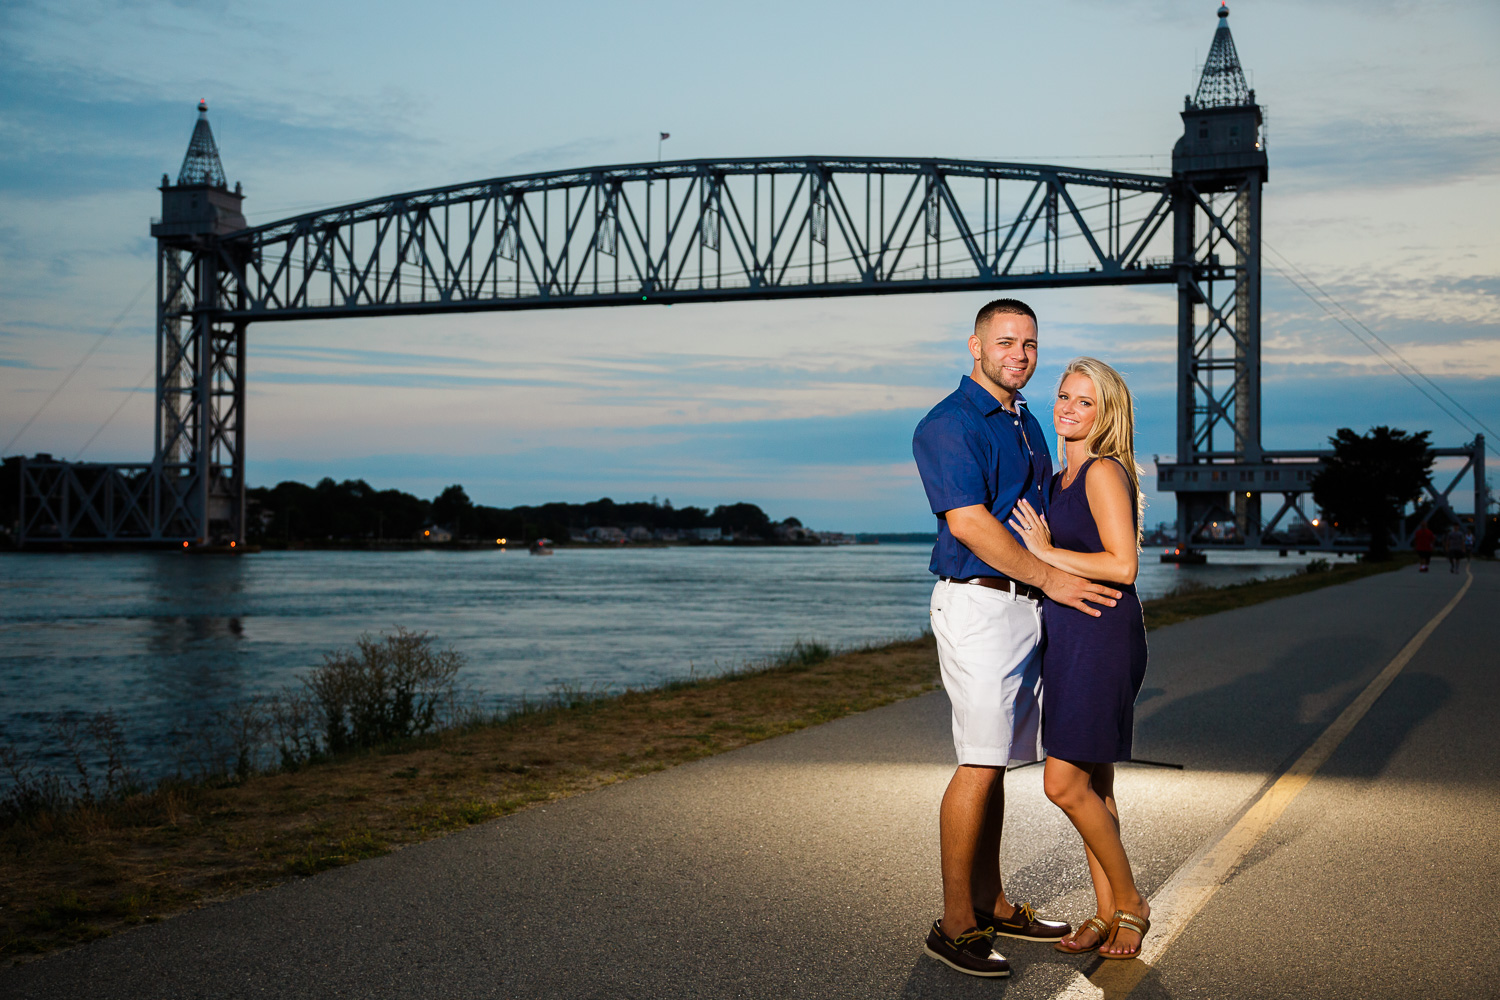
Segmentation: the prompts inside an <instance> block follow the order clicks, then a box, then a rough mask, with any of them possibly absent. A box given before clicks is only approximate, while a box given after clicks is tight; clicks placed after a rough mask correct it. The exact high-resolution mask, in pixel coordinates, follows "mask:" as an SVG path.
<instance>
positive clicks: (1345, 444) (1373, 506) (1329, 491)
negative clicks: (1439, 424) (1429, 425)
mask: <svg viewBox="0 0 1500 1000" xmlns="http://www.w3.org/2000/svg"><path fill="white" fill-rule="evenodd" d="M1430 434H1431V432H1430V431H1421V432H1419V433H1416V434H1408V433H1407V432H1406V431H1403V430H1397V429H1395V428H1392V427H1372V428H1370V432H1369V433H1368V434H1363V435H1361V434H1356V433H1354V432H1353V431H1352V430H1350V429H1349V428H1347V427H1341V428H1339V430H1338V433H1336V434H1335V435H1334V436H1333V437H1331V438H1329V439H1328V443H1329V444H1331V445H1333V455H1332V457H1330V458H1327V459H1325V460H1324V461H1323V465H1322V468H1320V469H1319V470H1318V472H1317V474H1316V475H1314V476H1313V480H1312V494H1313V500H1314V502H1316V503H1317V505H1318V506H1319V507H1321V508H1322V509H1323V511H1324V513H1325V514H1326V515H1327V516H1329V517H1331V518H1332V519H1333V523H1334V524H1335V525H1337V526H1338V527H1339V528H1341V529H1343V530H1345V531H1348V532H1360V531H1366V532H1369V535H1370V554H1369V558H1371V559H1374V560H1380V559H1387V558H1389V557H1390V551H1391V533H1392V531H1393V530H1394V529H1395V527H1396V525H1397V523H1399V520H1400V517H1401V509H1402V508H1403V507H1405V506H1406V505H1407V504H1409V503H1414V502H1416V501H1417V500H1418V499H1420V497H1421V495H1422V486H1423V484H1424V483H1426V482H1427V480H1428V478H1429V477H1430V476H1431V474H1432V463H1433V459H1434V456H1433V454H1432V448H1431V446H1430V445H1429V444H1428V442H1427V438H1428V436H1429V435H1430Z"/></svg>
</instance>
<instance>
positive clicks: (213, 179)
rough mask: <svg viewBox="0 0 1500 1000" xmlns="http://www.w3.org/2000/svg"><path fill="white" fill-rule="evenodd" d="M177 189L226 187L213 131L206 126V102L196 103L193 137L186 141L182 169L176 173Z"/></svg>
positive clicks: (226, 182)
mask: <svg viewBox="0 0 1500 1000" xmlns="http://www.w3.org/2000/svg"><path fill="white" fill-rule="evenodd" d="M177 184H178V186H179V187H181V186H182V185H185V184H207V185H208V186H209V187H216V188H222V187H228V186H229V182H228V181H226V180H225V179H224V166H223V164H221V163H220V162H219V145H218V143H216V142H214V130H213V129H212V128H210V127H209V124H208V102H207V101H199V102H198V121H197V124H195V125H194V126H193V137H192V139H190V140H189V141H188V148H187V155H186V156H184V157H183V158H182V169H181V170H179V171H178V172H177Z"/></svg>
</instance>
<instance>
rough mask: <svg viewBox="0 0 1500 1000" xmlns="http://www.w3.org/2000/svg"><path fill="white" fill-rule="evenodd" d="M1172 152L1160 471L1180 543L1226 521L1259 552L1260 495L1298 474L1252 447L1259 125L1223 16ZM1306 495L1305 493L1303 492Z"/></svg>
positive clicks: (1256, 428)
mask: <svg viewBox="0 0 1500 1000" xmlns="http://www.w3.org/2000/svg"><path fill="white" fill-rule="evenodd" d="M1182 124H1183V135H1182V138H1181V139H1179V140H1178V141H1177V145H1176V147H1175V148H1174V149H1173V150H1172V182H1173V206H1172V209H1173V212H1172V214H1173V223H1174V239H1173V263H1174V265H1175V267H1176V268H1177V342H1178V348H1177V349H1178V357H1177V380H1178V381H1177V407H1178V410H1177V455H1176V462H1175V464H1165V463H1158V465H1157V471H1158V484H1159V486H1160V488H1161V489H1163V490H1168V491H1173V492H1175V493H1176V494H1177V510H1178V514H1177V527H1178V539H1179V543H1180V544H1181V545H1183V546H1184V547H1186V546H1190V545H1192V544H1193V543H1194V542H1197V541H1208V540H1209V539H1208V538H1206V537H1205V531H1206V529H1207V528H1208V527H1209V526H1210V525H1212V524H1214V523H1215V522H1216V521H1222V522H1223V524H1224V529H1222V530H1221V531H1220V532H1219V534H1220V536H1221V537H1222V535H1223V534H1224V532H1226V531H1228V524H1229V523H1230V522H1231V521H1232V523H1233V525H1234V530H1233V533H1234V534H1237V535H1238V540H1242V541H1245V542H1249V543H1250V544H1258V543H1259V535H1260V532H1261V526H1262V518H1261V510H1260V493H1261V491H1262V490H1263V489H1271V490H1275V489H1278V488H1282V489H1284V488H1286V487H1288V486H1290V485H1291V481H1290V478H1289V481H1288V482H1287V483H1282V482H1281V473H1282V472H1283V471H1286V473H1287V475H1288V477H1294V476H1295V475H1297V474H1298V473H1299V472H1300V473H1302V474H1303V475H1304V478H1305V474H1306V470H1305V469H1302V470H1298V469H1287V470H1282V469H1274V468H1272V467H1271V465H1270V464H1269V462H1268V459H1269V458H1270V456H1268V455H1266V454H1265V452H1264V451H1263V449H1262V448H1261V440H1260V274H1261V267H1260V264H1261V260H1260V209H1261V186H1262V185H1263V184H1265V182H1266V170H1267V167H1266V150H1265V142H1264V136H1263V133H1262V126H1263V124H1264V117H1263V115H1262V111H1261V107H1260V105H1258V104H1257V103H1256V102H1255V91H1254V90H1251V89H1250V87H1249V86H1248V84H1247V83H1246V81H1245V72H1244V69H1243V68H1242V67H1241V65H1240V59H1239V54H1238V53H1237V52H1236V51H1235V47H1234V38H1233V36H1232V35H1230V33H1229V8H1228V7H1227V6H1221V7H1220V8H1219V27H1218V29H1217V30H1216V31H1215V32H1214V40H1213V46H1212V47H1211V48H1210V49H1209V53H1208V59H1207V61H1205V63H1204V65H1203V75H1202V77H1201V79H1200V80H1199V82H1198V89H1197V92H1196V93H1195V94H1193V96H1191V97H1187V98H1184V101H1183V111H1182ZM1304 488H1305V487H1304Z"/></svg>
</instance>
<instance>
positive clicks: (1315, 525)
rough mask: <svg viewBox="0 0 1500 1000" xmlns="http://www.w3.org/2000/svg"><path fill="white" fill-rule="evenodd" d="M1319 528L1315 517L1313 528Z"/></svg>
mask: <svg viewBox="0 0 1500 1000" xmlns="http://www.w3.org/2000/svg"><path fill="white" fill-rule="evenodd" d="M1317 526H1318V518H1316V517H1315V518H1313V527H1314V528H1316V527H1317Z"/></svg>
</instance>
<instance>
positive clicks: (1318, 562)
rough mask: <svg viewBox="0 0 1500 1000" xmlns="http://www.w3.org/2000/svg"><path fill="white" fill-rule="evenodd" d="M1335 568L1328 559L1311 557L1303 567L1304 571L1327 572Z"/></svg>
mask: <svg viewBox="0 0 1500 1000" xmlns="http://www.w3.org/2000/svg"><path fill="white" fill-rule="evenodd" d="M1331 569H1333V564H1332V563H1330V562H1329V561H1328V560H1327V559H1309V560H1308V561H1307V565H1306V566H1304V567H1302V572H1304V573H1327V572H1328V571H1329V570H1331Z"/></svg>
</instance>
